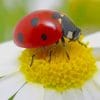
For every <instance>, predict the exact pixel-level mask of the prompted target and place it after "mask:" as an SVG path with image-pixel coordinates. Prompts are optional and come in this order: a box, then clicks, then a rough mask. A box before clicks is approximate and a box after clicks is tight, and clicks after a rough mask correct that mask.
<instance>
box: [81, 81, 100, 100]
mask: <svg viewBox="0 0 100 100" xmlns="http://www.w3.org/2000/svg"><path fill="white" fill-rule="evenodd" d="M84 89H85V90H87V91H88V93H89V94H90V95H89V96H90V97H91V99H90V100H100V89H99V88H98V86H96V85H95V83H94V82H93V81H89V82H88V84H86V85H85V86H84V87H83V90H84ZM83 92H84V93H85V91H83Z"/></svg>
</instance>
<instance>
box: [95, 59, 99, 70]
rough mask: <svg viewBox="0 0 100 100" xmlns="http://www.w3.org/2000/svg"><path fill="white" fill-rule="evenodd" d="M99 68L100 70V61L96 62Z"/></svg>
mask: <svg viewBox="0 0 100 100" xmlns="http://www.w3.org/2000/svg"><path fill="white" fill-rule="evenodd" d="M96 65H97V68H98V69H99V70H100V61H97V62H96Z"/></svg>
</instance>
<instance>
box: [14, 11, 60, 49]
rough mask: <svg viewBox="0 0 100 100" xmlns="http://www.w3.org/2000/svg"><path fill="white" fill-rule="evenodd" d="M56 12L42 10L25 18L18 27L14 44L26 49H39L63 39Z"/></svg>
mask: <svg viewBox="0 0 100 100" xmlns="http://www.w3.org/2000/svg"><path fill="white" fill-rule="evenodd" d="M54 13H56V12H55V11H49V10H40V11H35V12H33V13H31V14H29V15H27V16H25V17H24V18H23V19H22V20H21V21H20V22H19V23H18V25H17V26H16V29H15V32H14V42H15V43H16V44H17V45H18V46H20V47H24V48H37V47H42V46H48V45H51V44H53V43H56V42H57V41H58V40H59V39H60V38H61V37H62V29H61V24H60V23H59V21H58V20H57V19H55V18H53V14H54Z"/></svg>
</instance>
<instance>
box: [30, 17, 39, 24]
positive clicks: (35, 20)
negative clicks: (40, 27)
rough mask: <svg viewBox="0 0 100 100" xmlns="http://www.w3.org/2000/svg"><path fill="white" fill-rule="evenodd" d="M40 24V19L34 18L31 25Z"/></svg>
mask: <svg viewBox="0 0 100 100" xmlns="http://www.w3.org/2000/svg"><path fill="white" fill-rule="evenodd" d="M38 22H39V19H38V18H33V19H32V21H31V23H32V26H36V25H37V24H38Z"/></svg>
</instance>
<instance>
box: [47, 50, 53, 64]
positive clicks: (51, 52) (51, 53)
mask: <svg viewBox="0 0 100 100" xmlns="http://www.w3.org/2000/svg"><path fill="white" fill-rule="evenodd" d="M51 54H52V50H50V53H49V57H50V58H49V60H48V62H49V63H50V62H51Z"/></svg>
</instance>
